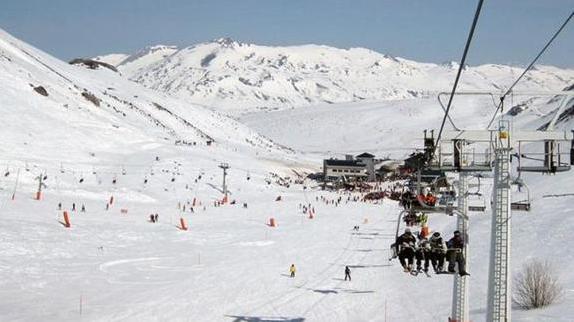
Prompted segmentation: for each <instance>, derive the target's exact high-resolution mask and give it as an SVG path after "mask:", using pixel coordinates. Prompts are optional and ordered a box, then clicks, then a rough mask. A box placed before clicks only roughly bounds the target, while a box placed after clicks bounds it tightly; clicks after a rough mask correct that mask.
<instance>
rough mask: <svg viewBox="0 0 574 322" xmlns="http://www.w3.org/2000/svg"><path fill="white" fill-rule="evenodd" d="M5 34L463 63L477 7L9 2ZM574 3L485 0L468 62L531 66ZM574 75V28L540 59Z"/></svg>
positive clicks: (86, 46)
mask: <svg viewBox="0 0 574 322" xmlns="http://www.w3.org/2000/svg"><path fill="white" fill-rule="evenodd" d="M2 2H3V3H2V5H1V6H0V28H3V29H5V30H6V31H8V32H10V33H12V34H13V35H14V36H16V37H18V38H20V39H23V40H24V41H26V42H29V43H31V44H33V45H35V46H36V47H39V48H40V49H42V50H44V51H47V52H49V53H51V54H53V55H55V56H57V57H59V58H62V59H66V60H68V59H71V58H75V57H86V56H88V57H89V56H95V55H98V54H105V53H117V52H124V53H130V52H134V51H136V50H137V49H139V48H142V47H144V46H147V45H153V44H160V43H161V44H173V45H179V46H186V45H193V44H196V43H199V42H205V41H209V40H212V39H215V38H219V37H231V38H233V39H235V40H238V41H242V42H251V43H256V44H261V45H296V44H307V43H315V44H323V45H330V46H335V47H341V48H349V47H366V48H369V49H373V50H376V51H378V52H381V53H385V54H390V55H394V56H400V57H405V58H409V59H414V60H418V61H424V62H437V63H440V62H446V61H450V60H456V61H458V60H459V59H460V56H461V53H462V47H463V45H464V41H465V39H466V35H467V33H468V29H469V26H470V23H471V20H472V16H473V14H474V10H475V8H476V3H477V1H476V0H349V1H342V0H208V1H198V0H196V1H194V0H162V1H153V0H139V1H137V0H97V1H96V0H91V1H87V0H18V1H16V0H4V1H2ZM572 10H574V0H485V5H484V8H483V12H482V16H481V20H480V21H479V25H478V30H477V34H476V38H475V42H474V43H473V47H472V48H471V52H470V55H469V58H468V63H469V64H471V65H477V64H483V63H504V64H513V65H526V64H528V62H529V61H530V60H531V59H532V57H533V56H534V55H535V54H536V53H537V52H538V50H539V49H540V48H541V47H542V46H543V45H544V44H545V42H546V41H547V40H548V38H549V37H550V36H551V34H552V33H553V32H554V31H555V30H556V29H557V27H558V26H559V25H560V24H561V23H562V21H563V20H564V19H565V18H566V17H567V16H568V15H569V14H570V12H571V11H572ZM540 62H541V63H544V64H552V65H557V66H562V67H570V68H574V21H571V22H570V24H569V25H568V26H567V27H566V29H565V30H564V31H563V33H562V34H561V35H560V37H559V38H558V39H557V41H556V42H555V44H554V45H553V46H552V47H551V48H550V49H549V51H548V52H547V54H546V55H545V56H544V57H543V58H542V59H541V60H540Z"/></svg>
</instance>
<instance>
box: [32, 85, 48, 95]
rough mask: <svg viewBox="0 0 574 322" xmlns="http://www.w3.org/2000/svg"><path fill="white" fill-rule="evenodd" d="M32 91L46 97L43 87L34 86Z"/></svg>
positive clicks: (46, 92) (46, 93)
mask: <svg viewBox="0 0 574 322" xmlns="http://www.w3.org/2000/svg"><path fill="white" fill-rule="evenodd" d="M34 91H36V93H38V94H40V95H42V96H48V91H47V90H46V89H45V88H44V86H36V87H34Z"/></svg>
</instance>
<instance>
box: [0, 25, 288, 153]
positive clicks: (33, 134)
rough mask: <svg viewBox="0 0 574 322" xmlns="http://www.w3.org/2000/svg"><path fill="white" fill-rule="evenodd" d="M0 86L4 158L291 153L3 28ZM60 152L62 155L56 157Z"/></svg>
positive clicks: (215, 116) (0, 147)
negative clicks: (172, 149) (175, 150)
mask: <svg viewBox="0 0 574 322" xmlns="http://www.w3.org/2000/svg"><path fill="white" fill-rule="evenodd" d="M0 86H1V88H2V95H0V107H1V110H2V118H0V135H1V136H2V138H3V144H2V145H0V155H1V156H2V157H1V158H2V159H4V160H10V159H30V158H35V159H42V158H43V157H45V158H57V159H59V160H62V159H68V160H82V159H86V158H88V157H87V156H88V155H90V154H93V153H96V152H102V153H114V154H118V153H125V152H126V151H132V152H135V151H137V150H145V149H147V148H149V147H152V146H155V147H157V146H163V145H166V146H170V145H171V146H173V145H174V144H187V145H189V146H191V147H195V152H194V153H197V154H201V155H203V157H207V156H209V154H213V153H214V148H213V147H209V148H208V147H207V146H206V145H207V142H208V141H212V142H214V143H213V144H212V146H213V145H215V146H220V147H221V148H223V149H225V150H226V151H227V150H232V151H233V150H237V149H247V150H252V151H253V153H256V152H257V151H267V152H273V153H279V154H280V155H283V153H284V152H288V150H286V149H283V148H281V147H279V146H277V145H275V144H274V143H273V142H271V141H270V140H268V139H266V138H264V137H262V136H260V135H259V134H257V133H256V132H254V131H252V130H250V129H249V128H247V127H246V126H244V125H242V124H240V123H238V122H236V121H235V120H233V119H230V118H228V117H226V116H223V115H221V114H219V113H218V112H215V111H212V110H209V109H206V108H203V107H200V106H195V105H190V104H188V103H185V102H182V101H181V100H177V99H173V98H170V97H168V96H166V95H163V94H161V93H157V92H154V91H151V90H148V89H146V88H145V87H143V86H141V85H139V84H137V83H134V82H131V81H129V80H127V79H125V78H124V77H122V76H121V75H119V74H118V73H116V72H113V71H111V70H109V69H107V68H99V69H96V70H91V69H87V68H85V67H83V66H82V65H69V64H67V63H65V62H62V61H60V60H58V59H56V58H54V57H52V56H50V55H48V54H46V53H44V52H42V51H40V50H38V49H36V48H34V47H32V46H30V45H28V44H26V43H24V42H22V41H20V40H18V39H16V38H14V37H12V36H10V35H9V34H8V33H6V32H4V31H2V30H0ZM54 151H60V152H61V153H60V154H57V156H56V157H54V153H53V152H54ZM215 151H219V148H215ZM216 153H220V152H216ZM211 157H212V158H213V156H211ZM88 159H89V158H88Z"/></svg>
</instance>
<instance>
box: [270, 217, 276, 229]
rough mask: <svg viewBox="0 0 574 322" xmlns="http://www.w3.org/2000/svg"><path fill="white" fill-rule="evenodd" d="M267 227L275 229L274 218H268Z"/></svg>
mask: <svg viewBox="0 0 574 322" xmlns="http://www.w3.org/2000/svg"><path fill="white" fill-rule="evenodd" d="M269 226H271V227H277V223H276V222H275V218H269Z"/></svg>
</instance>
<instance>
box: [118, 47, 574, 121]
mask: <svg viewBox="0 0 574 322" xmlns="http://www.w3.org/2000/svg"><path fill="white" fill-rule="evenodd" d="M161 48H164V47H161ZM162 50H163V51H161V50H160V51H158V52H159V53H160V54H158V52H153V51H150V50H148V49H146V50H143V51H142V52H140V53H137V54H135V55H134V56H131V57H129V58H127V59H126V60H125V61H124V62H122V63H120V64H119V65H118V67H119V69H120V70H121V71H122V73H123V74H125V75H126V76H127V77H129V78H130V79H132V80H135V81H137V82H139V83H141V84H144V85H145V86H146V87H149V88H152V89H156V90H159V91H162V92H165V93H169V94H172V95H175V96H177V97H182V98H186V99H189V100H190V101H193V102H197V103H201V104H205V105H209V106H213V107H216V108H218V109H224V110H226V111H228V112H231V113H239V114H241V113H245V112H251V111H256V110H275V109H285V108H291V107H298V106H303V105H315V104H318V103H337V102H356V101H361V100H387V99H403V98H420V97H427V96H429V95H431V96H434V95H435V93H436V92H437V91H443V90H448V89H450V87H451V86H452V85H451V84H452V82H453V80H454V75H455V73H456V69H457V67H458V66H457V64H456V63H452V62H451V63H446V64H442V65H437V64H429V63H419V62H415V61H411V60H407V59H403V58H398V57H391V56H388V55H383V54H380V53H377V52H374V51H371V50H368V49H364V48H351V49H348V50H345V49H337V48H332V47H327V46H317V45H305V46H292V47H266V46H257V45H252V44H244V43H239V42H236V41H233V40H231V39H228V38H225V39H219V40H216V41H214V42H210V43H203V44H199V45H196V46H191V47H187V48H182V49H179V50H177V51H176V50H175V49H173V48H170V49H169V51H167V52H164V51H165V49H162ZM159 56H164V57H163V58H161V59H158V58H159ZM127 61H130V62H131V63H130V64H127V63H126V62H127ZM133 66H137V68H134V67H133ZM521 72H522V69H521V68H519V67H511V66H504V65H482V66H476V67H467V68H466V70H465V73H464V77H463V79H462V83H461V89H462V90H494V91H502V90H503V89H504V88H505V87H507V86H509V85H510V84H511V83H512V81H513V80H514V79H515V78H516V77H517V75H519V74H520V73H521ZM572 82H574V70H569V69H559V68H556V67H552V66H537V67H536V69H535V70H533V71H532V72H531V73H529V75H528V77H527V78H526V79H525V80H524V81H523V82H521V84H520V86H519V89H537V90H541V89H554V88H563V87H565V86H567V85H570V84H572Z"/></svg>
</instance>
